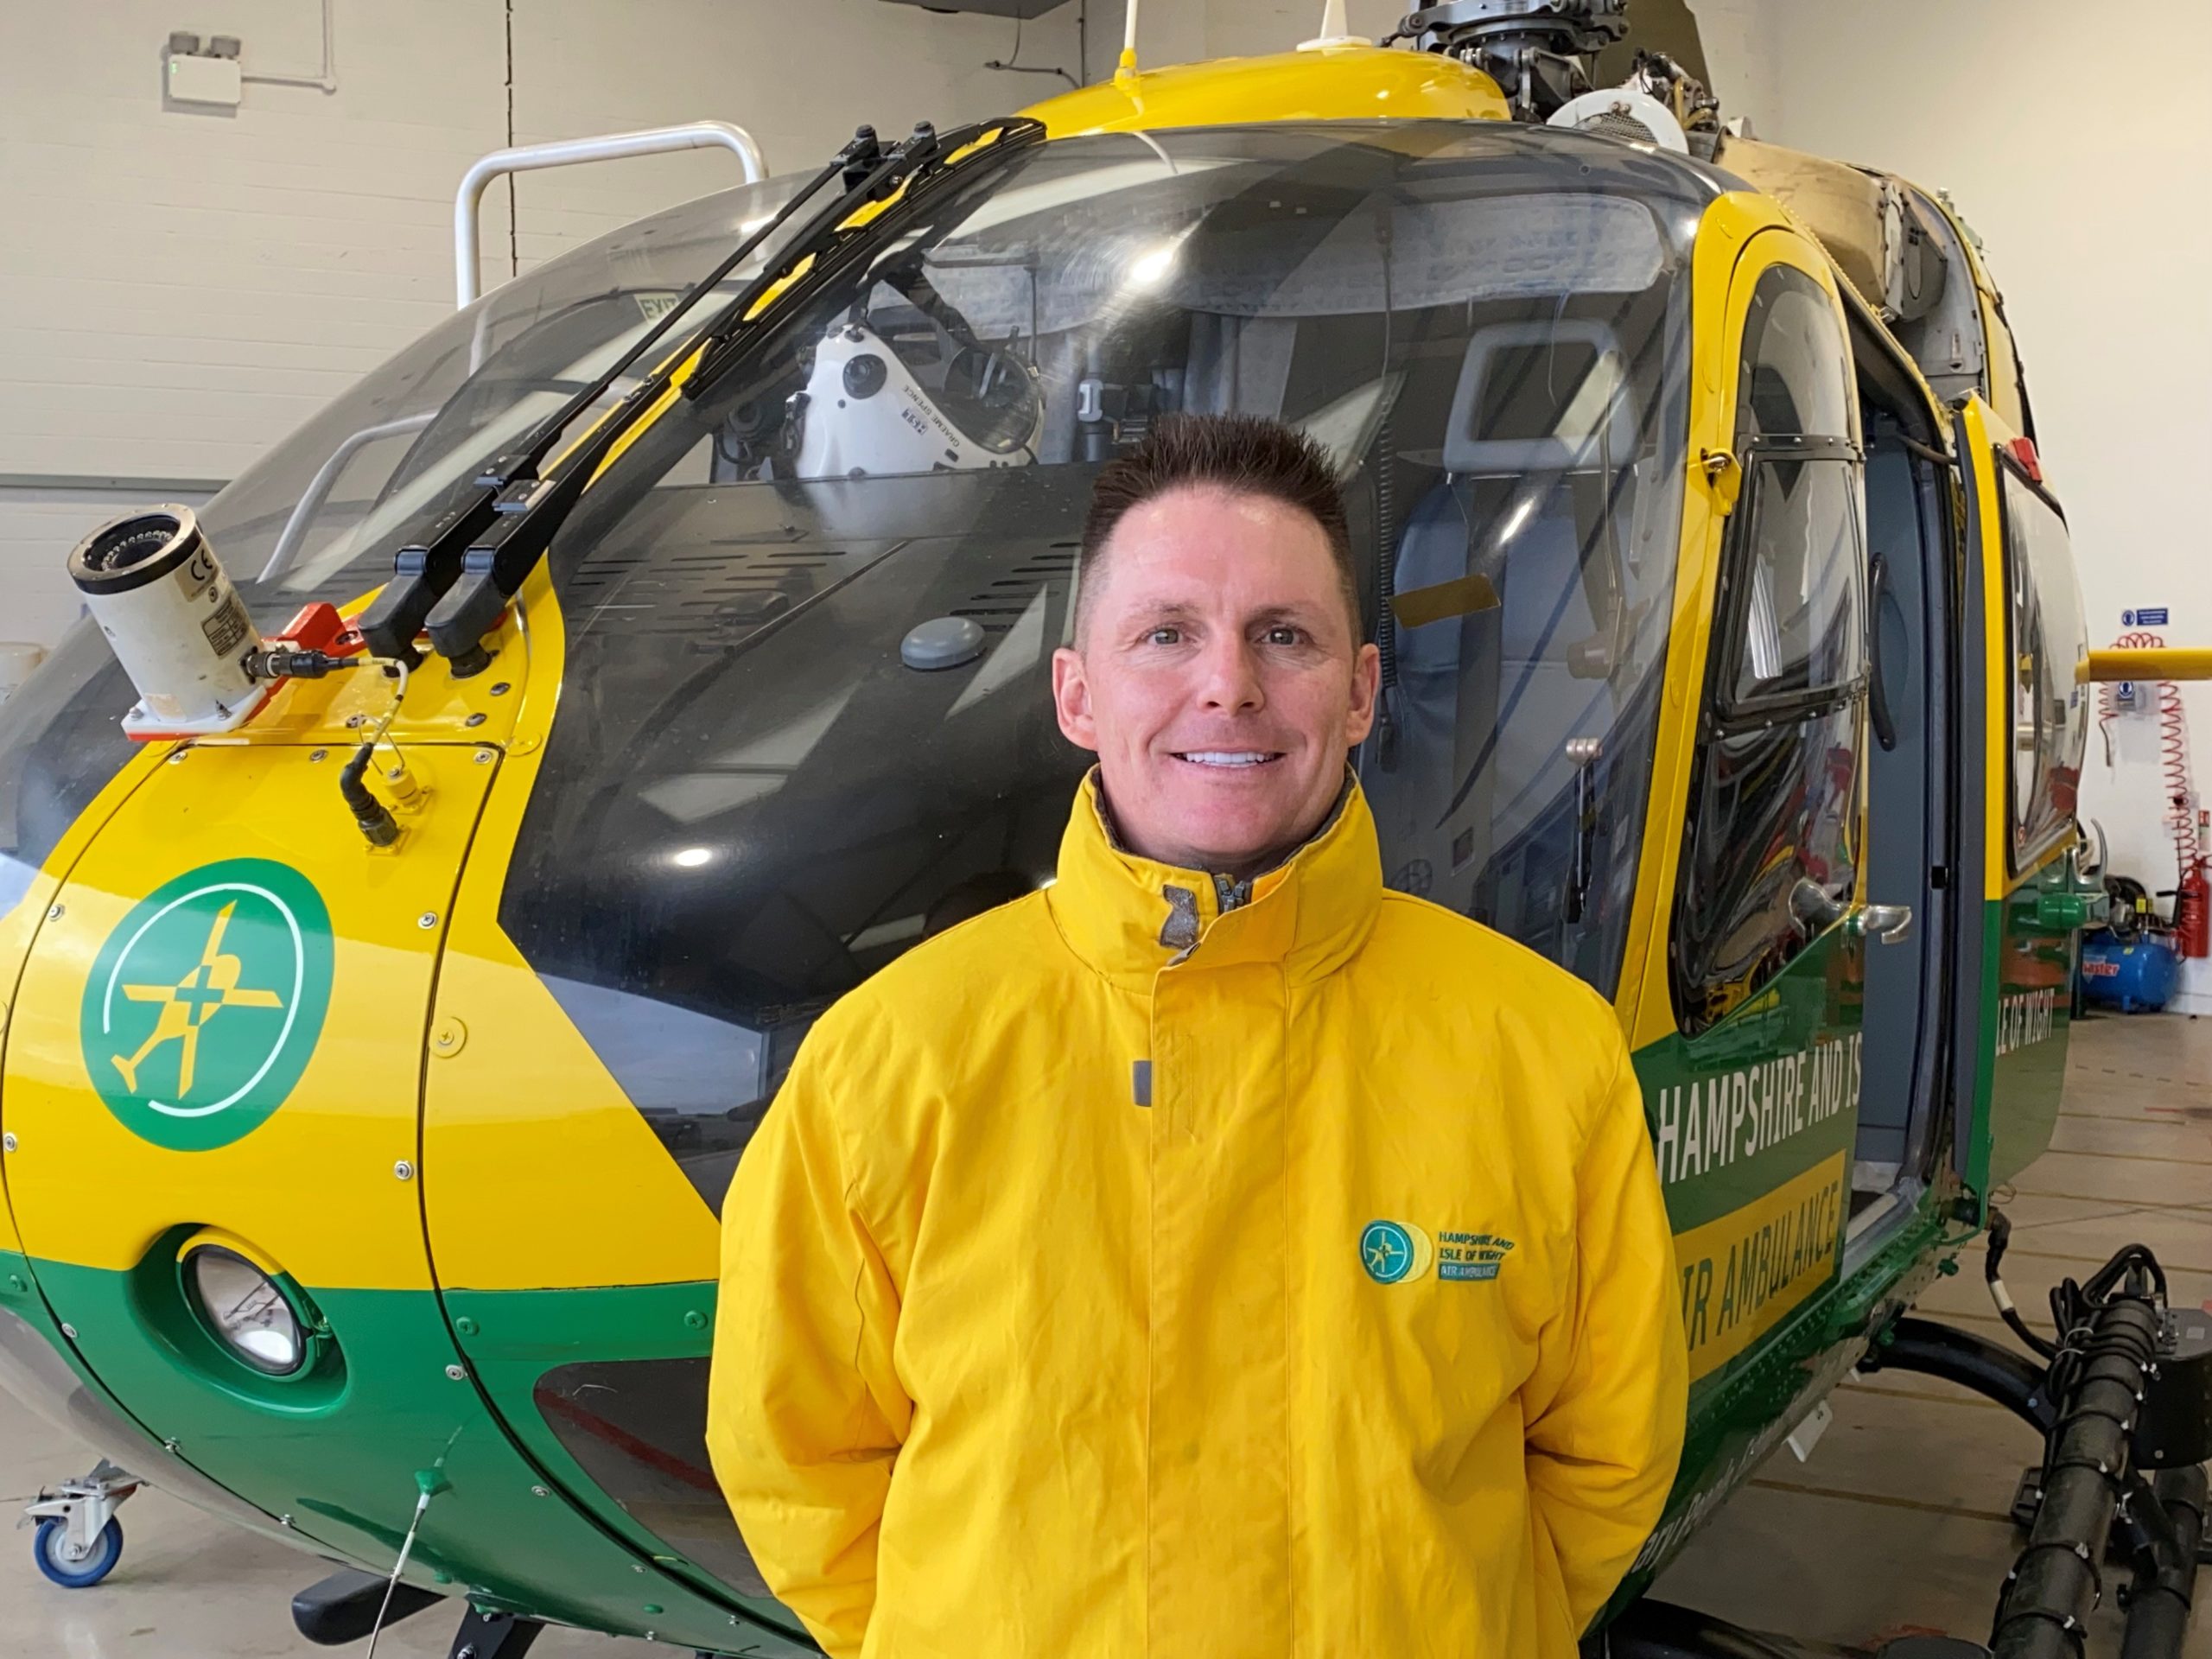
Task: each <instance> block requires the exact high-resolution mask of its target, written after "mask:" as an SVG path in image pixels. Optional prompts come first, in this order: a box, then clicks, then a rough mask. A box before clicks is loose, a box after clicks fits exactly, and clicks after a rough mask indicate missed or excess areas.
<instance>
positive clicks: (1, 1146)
mask: <svg viewBox="0 0 2212 1659" xmlns="http://www.w3.org/2000/svg"><path fill="white" fill-rule="evenodd" d="M15 1149H16V1137H15V1136H14V1135H0V1152H13V1151H14V1150H15Z"/></svg>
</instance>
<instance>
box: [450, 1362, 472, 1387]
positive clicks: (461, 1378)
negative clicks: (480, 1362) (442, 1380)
mask: <svg viewBox="0 0 2212 1659" xmlns="http://www.w3.org/2000/svg"><path fill="white" fill-rule="evenodd" d="M446 1375H447V1376H449V1377H451V1378H452V1379H453V1380H454V1382H456V1383H465V1382H467V1380H468V1368H467V1366H465V1365H448V1366H447V1367H446Z"/></svg>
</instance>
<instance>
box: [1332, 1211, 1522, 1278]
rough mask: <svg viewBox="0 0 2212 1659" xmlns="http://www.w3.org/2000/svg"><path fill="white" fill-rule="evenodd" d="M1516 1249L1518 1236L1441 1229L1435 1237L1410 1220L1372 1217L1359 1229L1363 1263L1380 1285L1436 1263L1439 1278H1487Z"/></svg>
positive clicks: (1415, 1274)
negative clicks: (1379, 1219) (1514, 1242)
mask: <svg viewBox="0 0 2212 1659" xmlns="http://www.w3.org/2000/svg"><path fill="white" fill-rule="evenodd" d="M1512 1249H1513V1241H1512V1240H1511V1239H1510V1238H1501V1237H1500V1236H1498V1235H1497V1234H1496V1233H1468V1232H1459V1231H1452V1232H1440V1233H1438V1234H1437V1235H1436V1236H1435V1237H1434V1239H1433V1240H1432V1239H1431V1238H1430V1237H1429V1236H1428V1234H1427V1232H1426V1231H1424V1230H1422V1229H1421V1228H1419V1227H1416V1226H1414V1224H1413V1223H1411V1222H1409V1221H1370V1222H1369V1223H1368V1224H1367V1225H1366V1226H1365V1227H1363V1228H1362V1229H1361V1230H1360V1234H1359V1264H1360V1266H1362V1267H1363V1268H1366V1269H1367V1276H1368V1277H1369V1278H1370V1279H1372V1280H1373V1281H1375V1282H1376V1284H1378V1285H1396V1284H1403V1283H1405V1282H1406V1281H1408V1280H1414V1279H1419V1278H1421V1277H1422V1276H1423V1275H1425V1274H1427V1272H1428V1269H1429V1267H1430V1265H1431V1264H1432V1263H1433V1264H1434V1266H1435V1268H1436V1276H1437V1277H1438V1278H1439V1279H1444V1280H1451V1281H1456V1282H1459V1283H1461V1284H1468V1283H1486V1282H1488V1281H1491V1280H1493V1279H1496V1278H1497V1273H1498V1269H1499V1268H1501V1267H1503V1265H1504V1262H1505V1258H1506V1257H1507V1256H1508V1255H1510V1254H1511V1253H1512Z"/></svg>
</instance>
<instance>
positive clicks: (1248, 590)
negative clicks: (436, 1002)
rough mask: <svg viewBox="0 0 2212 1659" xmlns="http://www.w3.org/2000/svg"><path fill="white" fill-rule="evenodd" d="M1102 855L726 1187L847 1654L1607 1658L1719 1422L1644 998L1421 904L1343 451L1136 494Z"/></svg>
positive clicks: (781, 1576)
mask: <svg viewBox="0 0 2212 1659" xmlns="http://www.w3.org/2000/svg"><path fill="white" fill-rule="evenodd" d="M1074 639H1075V644H1074V645H1073V646H1072V647H1071V648H1070V649H1066V650H1063V651H1061V652H1059V653H1058V655H1057V656H1056V657H1055V658H1054V659H1053V675H1052V678H1053V695H1054V698H1055V702H1056V704H1057V707H1058V715H1059V721H1060V728H1061V729H1062V730H1063V731H1064V732H1065V733H1066V734H1067V735H1068V737H1069V738H1071V740H1072V741H1075V742H1076V743H1077V744H1080V745H1081V746H1082V747H1084V748H1086V749H1090V750H1093V751H1095V752H1096V754H1097V756H1098V765H1097V767H1096V770H1095V771H1094V772H1092V773H1091V774H1090V778H1089V779H1087V780H1086V781H1085V783H1084V785H1083V787H1082V788H1081V790H1080V791H1078V794H1077V800H1076V802H1075V806H1074V810H1073V813H1072V815H1071V818H1070V820H1069V824H1068V829H1067V832H1066V836H1065V839H1064V841H1063V842H1062V844H1061V849H1060V860H1059V874H1058V880H1057V882H1056V883H1055V884H1054V885H1053V886H1052V887H1050V888H1048V889H1047V890H1046V891H1044V892H1041V893H1034V894H1032V895H1030V896H1029V897H1027V898H1025V899H1020V900H1019V901H1017V902H1015V903H1013V904H1009V905H1007V906H1002V907H1001V908H998V909H995V910H992V911H990V912H988V913H986V914H984V915H982V916H980V917H978V918H975V919H973V920H971V921H969V922H966V923H964V924H963V925H960V926H957V927H955V928H953V929H951V930H950V931H948V932H946V933H945V934H944V935H942V936H941V937H939V938H935V939H933V940H931V941H929V942H928V943H926V944H924V945H922V946H920V947H918V949H916V950H912V951H911V952H909V953H908V954H907V955H906V957H902V958H901V959H900V960H899V961H898V962H897V963H893V965H892V966H891V967H889V968H887V969H885V970H884V971H883V972H881V973H880V974H879V975H877V976H875V977H874V979H872V980H871V981H869V982H868V984H867V985H865V986H863V987H862V988H860V989H859V990H857V991H855V992H854V993H853V994H852V995H849V996H847V997H846V998H845V999H844V1000H843V1001H841V1002H840V1003H838V1004H837V1006H836V1007H834V1008H833V1009H831V1010H830V1012H829V1014H826V1015H825V1016H823V1020H822V1021H821V1023H820V1025H819V1026H818V1027H817V1029H816V1030H815V1031H814V1032H813V1033H811V1034H810V1036H809V1037H808V1039H807V1040H806V1043H805V1045H804V1047H803V1048H802V1050H801V1052H800V1053H799V1055H798V1060H797V1062H796V1064H795V1065H793V1067H792V1070H791V1077H790V1080H789V1081H788V1082H787V1083H786V1084H785V1087H784V1090H783V1092H782V1094H781V1095H780V1096H779V1097H778V1099H777V1101H776V1103H775V1104H774V1106H773V1107H772V1109H771V1110H770V1111H769V1113H768V1115H767V1117H766V1122H764V1123H763V1125H762V1127H761V1130H760V1136H759V1138H758V1139H757V1140H756V1141H754V1142H753V1145H752V1147H750V1148H749V1149H748V1150H747V1153H746V1155H745V1159H744V1160H743V1163H742V1164H741V1166H740V1168H739V1170H738V1173H737V1177H736V1179H735V1181H734V1184H733V1185H732V1186H731V1189H730V1192H729V1197H728V1202H727V1204H726V1205H725V1206H724V1211H723V1215H724V1241H725V1242H724V1253H723V1262H722V1300H721V1310H722V1311H721V1315H720V1323H719V1327H718V1332H717V1337H716V1343H715V1373H714V1381H713V1386H712V1395H711V1401H710V1405H709V1444H710V1446H711V1447H712V1450H713V1452H714V1459H715V1470H716V1472H717V1473H718V1475H719V1476H720V1478H721V1484H722V1486H723V1488H724V1490H725V1491H726V1492H727V1493H728V1497H729V1502H730V1504H731V1507H732V1509H733V1510H734V1512H735V1514H736V1516H737V1519H738V1522H739V1523H740V1526H741V1529H742V1530H743V1532H744V1535H745V1537H746V1539H747V1542H748V1543H749V1545H750V1546H751V1548H752V1550H753V1556H754V1558H755V1560H757V1561H758V1563H759V1565H760V1570H761V1573H762V1575H763V1576H764V1577H765V1578H766V1580H767V1582H768V1584H769V1585H770V1586H771V1587H772V1588H773V1589H774V1591H775V1592H776V1593H777V1594H778V1595H779V1597H781V1598H782V1599H784V1600H785V1602H786V1603H788V1604H789V1605H790V1606H791V1608H792V1609H793V1611H796V1612H797V1613H798V1615H799V1617H800V1618H803V1619H804V1621H805V1622H806V1624H807V1627H808V1628H809V1629H810V1630H812V1631H813V1632H814V1634H815V1635H816V1637H817V1638H818V1639H819V1640H820V1642H821V1643H822V1645H823V1647H824V1648H825V1649H827V1650H828V1651H829V1653H830V1654H832V1655H833V1656H836V1659H851V1656H867V1659H953V1656H970V1655H973V1656H982V1659H1072V1656H1081V1659H1093V1656H1095V1659H1130V1656H1145V1655H1151V1656H1154V1659H1168V1656H1174V1659H1185V1656H1187V1659H1243V1656H1252V1659H1278V1656H1280V1659H1291V1656H1300V1659H1306V1656H1313V1659H1412V1656H1420V1655H1438V1656H1443V1655H1451V1656H1455V1659H1462V1656H1475V1659H1565V1656H1567V1655H1569V1654H1571V1653H1572V1652H1573V1647H1574V1642H1575V1637H1576V1635H1577V1633H1578V1632H1579V1631H1580V1630H1581V1629H1582V1628H1583V1626H1584V1625H1585V1624H1586V1622H1587V1621H1588V1620H1589V1619H1590V1618H1591V1617H1592V1614H1594V1613H1595V1612H1596V1611H1597V1610H1598V1608H1599V1606H1600V1605H1602V1604H1603V1603H1604V1601H1605V1599H1606V1597H1607V1596H1608V1595H1609V1594H1610V1593H1611V1591H1612V1590H1613V1588H1614V1586H1615V1585H1616V1583H1617V1582H1618V1579H1619V1577H1620V1575H1621V1573H1622V1572H1623V1571H1624V1568H1625V1567H1626V1566H1627V1564H1628V1562H1629V1560H1630V1558H1631V1557H1632V1556H1633V1555H1634V1554H1635V1553H1636V1550H1637V1547H1638V1546H1639V1545H1640V1544H1641V1543H1642V1541H1643V1538H1644V1536H1645V1535H1646V1534H1647V1532H1648V1531H1649V1529H1650V1527H1651V1525H1652V1523H1653V1522H1654V1521H1655V1520H1656V1518H1657V1516H1658V1515H1659V1512H1660V1508H1661V1505H1662V1502H1663V1501H1664V1498H1665V1497H1666V1493H1667V1490H1668V1487H1669V1483H1670V1482H1671V1480H1672V1478H1673V1476H1674V1472H1675V1459H1676V1458H1677V1456H1678V1454H1679V1452H1680V1449H1681V1433H1682V1421H1683V1411H1684V1381H1683V1376H1684V1361H1683V1355H1682V1344H1681V1330H1680V1326H1679V1323H1678V1320H1677V1319H1676V1317H1675V1313H1674V1310H1673V1308H1672V1306H1671V1301H1670V1297H1669V1290H1670V1287H1671V1283H1672V1278H1673V1272H1674V1268H1673V1253H1672V1249H1671V1241H1670V1238H1669V1231H1668V1227H1667V1221H1666V1216H1665V1213H1664V1211H1663V1210H1662V1206H1661V1203H1660V1196H1659V1188H1658V1183H1657V1180H1656V1175H1655V1173H1654V1170H1653V1166H1652V1160H1651V1149H1650V1143H1649V1139H1648V1138H1647V1135H1646V1131H1645V1128H1644V1118H1643V1103H1642V1099H1641V1096H1640V1095H1639V1093H1638V1091H1637V1084H1636V1079H1635V1076H1634V1074H1633V1072H1632V1071H1630V1066H1629V1061H1628V1057H1627V1053H1626V1052H1625V1049H1624V1045H1623V1043H1622V1040H1621V1036H1620V1033H1619V1030H1618V1027H1617V1025H1616V1023H1615V1021H1614V1019H1613V1015H1612V1012H1611V1008H1610V1007H1608V1005H1607V1004H1606V1003H1605V1001H1603V1000H1602V999H1601V998H1599V996H1598V995H1596V994H1594V993H1593V992H1592V991H1591V990H1590V989H1589V988H1587V987H1586V986H1584V985H1583V984H1581V983H1580V982H1578V981H1576V980H1574V979H1573V978H1572V977H1571V976H1568V975H1567V974H1566V973H1564V972H1562V971H1561V970H1560V969H1557V968H1555V967H1554V966H1552V965H1551V964H1549V963H1546V962H1543V961H1541V960H1540V959H1539V958H1538V957H1535V956H1534V955H1532V954H1530V953H1529V952H1528V951H1526V950H1522V948H1521V947H1520V946H1518V945H1516V944H1510V943H1508V942H1507V941H1506V940H1504V939H1503V938H1499V937H1497V935H1495V934H1492V933H1491V932H1489V931H1486V930H1485V929H1484V928H1482V927H1480V926H1478V925H1476V924H1475V923H1473V922H1471V921H1468V920H1466V919H1465V918H1461V917H1459V916H1455V915H1453V914H1452V913H1450V912H1447V911H1445V910H1443V909H1441V908H1439V907H1438V906H1433V905H1430V904H1428V903H1427V902H1425V901H1424V900H1421V899H1414V898H1409V897H1408V896H1406V895H1403V894H1400V893H1386V892H1385V891H1383V884H1382V877H1381V866H1380V862H1379V859H1378V854H1377V849H1376V838H1375V831H1374V827H1373V824H1372V822H1371V820H1370V817H1369V816H1368V811H1367V808H1366V806H1365V804H1364V803H1363V801H1362V799H1361V797H1360V792H1359V790H1358V787H1357V785H1356V784H1355V783H1353V782H1352V781H1351V779H1350V776H1349V773H1348V771H1347V768H1346V766H1345V754H1346V752H1347V751H1348V750H1349V749H1351V748H1352V747H1354V746H1355V745H1357V743H1358V742H1359V741H1360V740H1361V739H1362V738H1363V737H1364V736H1365V735H1366V734H1367V732H1368V729H1369V727H1370V724H1371V723H1372V721H1373V719H1374V712H1375V704H1376V678H1377V672H1378V671H1377V664H1376V649H1375V647H1374V646H1373V645H1363V644H1362V643H1360V630H1359V622H1358V612H1357V601H1356V598H1355V590H1354V586H1353V582H1352V576H1351V555H1350V543H1349V537H1348V536H1347V533H1346V530H1345V524H1344V508H1343V505H1342V504H1341V502H1340V501H1339V499H1338V494H1337V490H1336V486H1335V482H1334V479H1333V476H1332V470H1331V468H1330V467H1329V465H1328V463H1327V461H1325V458H1324V457H1323V455H1322V454H1320V452H1319V450H1318V449H1316V448H1313V447H1312V446H1311V445H1309V444H1308V443H1307V442H1306V441H1305V440H1303V439H1301V438H1300V437H1298V436H1297V435H1295V434H1294V433H1292V432H1290V431H1289V430H1287V429H1285V428H1282V427H1281V426H1278V425H1275V424H1274V423H1269V422H1264V421H1259V420H1254V419H1250V418H1245V417H1211V418H1187V419H1182V420H1175V421H1166V422H1162V423H1160V426H1159V427H1158V428H1157V429H1156V430H1155V432H1154V435H1153V436H1151V437H1150V438H1149V439H1148V440H1147V442H1145V443H1144V444H1143V445H1142V446H1141V448H1139V449H1138V450H1137V451H1136V452H1135V453H1134V454H1130V455H1128V456H1127V457H1125V458H1123V459H1122V460H1119V461H1115V462H1113V463H1112V464H1111V465H1109V467H1106V469H1105V470H1104V472H1103V474H1101V475H1100V477H1099V480H1098V483H1097V486H1096V495H1095V497H1094V499H1093V503H1092V507H1091V512H1090V522H1089V524H1088V525H1087V527H1086V531H1085V535H1084V561H1083V565H1082V576H1081V586H1080V591H1079V594H1078V595H1077V620H1076V627H1075V632H1074Z"/></svg>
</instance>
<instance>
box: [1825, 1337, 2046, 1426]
mask: <svg viewBox="0 0 2212 1659" xmlns="http://www.w3.org/2000/svg"><path fill="white" fill-rule="evenodd" d="M1859 1370H1862V1371H1912V1372H1916V1373H1917V1374H1918V1375H1920V1376H1934V1377H1941V1378H1942V1380H1943V1381H1944V1382H1946V1383H1957V1384H1958V1385H1959V1386H1960V1387H1961V1388H1962V1389H1972V1390H1973V1391H1974V1393H1976V1394H1978V1395H1981V1396H1982V1398H1984V1399H1985V1400H1993V1401H1995V1402H1997V1403H1998V1404H1999V1405H2000V1406H2003V1407H2004V1408H2005V1409H2006V1410H2007V1411H2010V1412H2011V1413H2012V1414H2013V1415H2014V1416H2015V1417H2018V1418H2019V1419H2020V1420H2021V1421H2024V1422H2025V1423H2026V1424H2027V1425H2028V1426H2029V1427H2031V1428H2033V1429H2034V1430H2035V1431H2036V1433H2038V1434H2048V1433H2050V1426H2051V1423H2052V1421H2053V1420H2054V1418H2055V1416H2056V1413H2055V1411H2054V1410H2053V1408H2052V1406H2051V1403H2050V1391H2049V1390H2048V1389H2045V1388H2044V1373H2043V1372H2042V1370H2039V1369H2038V1368H2037V1367H2036V1366H2035V1365H2033V1364H2031V1363H2029V1362H2028V1361H2027V1360H2025V1359H2024V1358H2022V1357H2020V1356H2019V1355H2018V1354H2016V1353H2014V1352H2013V1351H2012V1350H2011V1349H2010V1348H2000V1347H1999V1346H1998V1345H1997V1344H1995V1343H1993V1342H1990V1341H1987V1340H1986V1339H1985V1338H1980V1337H1977V1336H1974V1335H1972V1334H1971V1333H1969V1332H1965V1331H1955V1330H1953V1329H1952V1328H1951V1327H1950V1326H1949V1325H1939V1324H1937V1323H1936V1321H1935V1320H1933V1319H1899V1320H1898V1321H1897V1323H1896V1324H1895V1325H1891V1327H1890V1328H1889V1330H1888V1331H1887V1332H1885V1334H1884V1335H1883V1337H1882V1338H1881V1339H1880V1340H1879V1341H1878V1342H1877V1343H1875V1344H1874V1345H1873V1346H1872V1347H1871V1348H1869V1349H1868V1350H1867V1351H1866V1357H1865V1358H1864V1359H1862V1360H1860V1361H1859Z"/></svg>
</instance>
